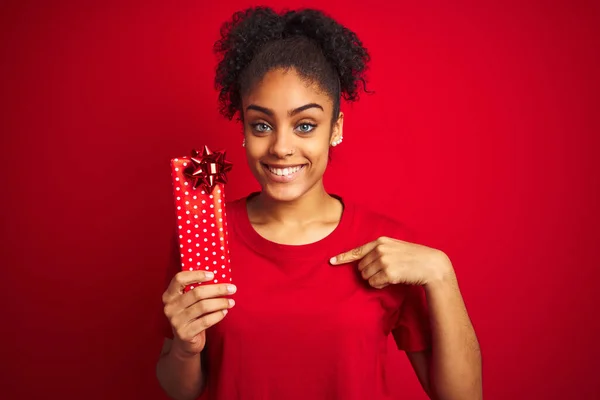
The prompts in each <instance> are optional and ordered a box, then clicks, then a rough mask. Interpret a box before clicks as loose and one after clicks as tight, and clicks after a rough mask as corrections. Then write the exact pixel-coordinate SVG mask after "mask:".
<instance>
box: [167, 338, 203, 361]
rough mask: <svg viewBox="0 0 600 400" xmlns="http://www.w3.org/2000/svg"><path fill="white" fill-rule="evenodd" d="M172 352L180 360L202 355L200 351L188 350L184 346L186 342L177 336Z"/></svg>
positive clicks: (172, 345)
mask: <svg viewBox="0 0 600 400" xmlns="http://www.w3.org/2000/svg"><path fill="white" fill-rule="evenodd" d="M170 354H172V355H173V357H175V358H177V359H178V360H182V361H188V360H192V359H194V358H197V357H198V356H199V355H200V353H195V352H190V351H187V350H186V349H185V348H184V343H183V342H182V341H181V340H179V339H177V338H174V339H173V342H172V344H171V351H170Z"/></svg>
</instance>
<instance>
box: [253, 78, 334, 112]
mask: <svg viewBox="0 0 600 400" xmlns="http://www.w3.org/2000/svg"><path fill="white" fill-rule="evenodd" d="M242 103H243V106H244V109H245V107H246V106H248V105H249V104H255V105H259V106H262V107H266V108H270V109H272V110H273V111H275V113H277V114H279V113H287V112H288V111H289V110H293V109H295V108H298V107H301V106H303V105H305V104H309V103H317V104H320V105H321V106H323V109H324V111H326V112H327V111H328V110H331V109H332V107H333V102H332V100H331V98H330V96H329V95H328V94H327V93H326V92H325V91H324V90H322V89H321V88H320V87H319V85H318V84H317V83H315V82H311V81H309V80H307V79H305V78H303V77H301V76H300V75H298V73H297V72H296V71H295V70H293V69H288V70H283V69H275V70H271V71H269V72H267V73H266V74H265V76H264V77H263V78H262V80H260V81H258V82H257V83H256V84H255V85H254V86H253V87H252V88H251V90H250V91H249V92H248V93H247V95H246V96H244V98H243V99H242Z"/></svg>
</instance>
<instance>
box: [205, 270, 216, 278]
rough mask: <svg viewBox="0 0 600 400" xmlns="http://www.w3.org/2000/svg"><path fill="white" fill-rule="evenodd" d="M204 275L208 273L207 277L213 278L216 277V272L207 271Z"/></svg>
mask: <svg viewBox="0 0 600 400" xmlns="http://www.w3.org/2000/svg"><path fill="white" fill-rule="evenodd" d="M204 275H206V278H207V279H212V278H214V277H215V274H213V273H212V272H205V273H204Z"/></svg>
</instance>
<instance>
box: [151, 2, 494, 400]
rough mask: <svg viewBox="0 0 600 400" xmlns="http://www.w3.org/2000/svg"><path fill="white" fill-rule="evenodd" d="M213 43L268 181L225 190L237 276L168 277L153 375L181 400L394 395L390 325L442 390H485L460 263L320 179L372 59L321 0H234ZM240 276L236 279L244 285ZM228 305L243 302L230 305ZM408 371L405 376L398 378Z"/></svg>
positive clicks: (230, 109) (427, 382)
mask: <svg viewBox="0 0 600 400" xmlns="http://www.w3.org/2000/svg"><path fill="white" fill-rule="evenodd" d="M215 50H216V51H217V53H218V54H220V55H221V56H222V58H221V60H220V63H219V65H218V68H217V74H216V83H217V85H218V87H219V88H220V101H221V105H222V112H223V114H224V115H225V116H226V117H228V118H229V119H231V118H233V117H234V116H235V115H238V116H239V119H240V121H241V123H242V124H243V127H244V140H243V145H244V146H245V149H246V155H247V160H248V165H249V167H250V169H251V171H252V173H253V175H254V176H255V178H256V179H257V180H258V182H259V183H260V186H261V191H260V192H257V193H251V194H250V195H248V196H247V197H244V198H242V199H237V200H235V201H231V202H229V203H228V204H227V213H228V226H229V229H230V236H229V243H230V250H231V268H232V271H234V276H235V278H234V280H235V282H234V283H235V286H233V285H226V284H212V285H199V286H196V288H195V289H193V290H191V291H189V292H186V293H184V292H183V288H184V287H185V286H186V285H187V284H190V283H194V282H203V281H210V280H211V279H212V277H211V276H209V273H205V272H203V271H194V272H190V271H185V272H178V273H177V274H175V275H174V277H173V280H172V281H171V284H170V285H169V287H168V288H167V289H166V291H165V293H164V295H163V301H164V305H165V307H164V312H165V315H166V317H167V319H168V321H169V322H170V325H169V333H168V336H169V337H168V338H167V339H166V340H165V345H164V348H163V351H162V354H161V356H160V359H159V361H158V364H157V376H158V380H159V382H160V384H161V386H162V388H163V389H164V391H165V392H166V393H167V394H169V395H170V396H171V397H172V398H175V399H195V398H197V397H198V396H199V395H200V394H201V393H203V392H204V390H205V389H207V390H208V395H209V397H210V398H213V399H286V400H289V399H311V400H312V399H344V400H352V399H357V400H358V399H360V400H364V399H385V398H389V390H388V386H389V384H388V382H386V378H385V377H386V374H385V371H384V370H383V368H384V366H385V365H386V362H385V361H386V348H387V338H388V336H389V335H390V334H392V335H393V337H394V339H395V342H396V343H397V346H398V348H399V349H400V350H403V351H405V352H406V354H407V356H408V358H409V360H410V362H411V364H412V366H413V367H414V370H415V372H416V375H417V377H418V379H419V381H420V382H421V384H422V386H423V388H424V390H425V391H426V392H427V394H428V395H429V396H430V397H431V398H434V399H461V400H465V399H481V398H482V383H481V358H480V352H479V346H478V341H477V338H476V335H475V332H474V330H473V327H472V325H471V323H470V320H469V317H468V314H467V311H466V309H465V305H464V303H463V300H462V296H461V294H460V291H459V287H458V284H457V279H456V276H455V274H454V271H453V267H452V263H451V262H450V260H449V259H448V257H447V256H446V255H445V254H444V253H443V252H442V251H440V250H437V249H433V248H429V247H426V246H423V245H419V244H417V243H414V242H412V241H411V240H412V236H411V235H410V232H409V231H408V230H407V229H406V228H405V227H404V226H403V225H402V224H400V223H398V222H396V221H394V220H392V219H390V218H388V217H386V216H385V215H383V214H380V213H377V212H373V211H371V210H368V209H366V208H364V207H361V206H358V205H356V204H353V203H352V202H349V201H347V200H346V199H343V198H341V197H340V196H337V195H335V194H330V193H327V192H326V190H325V188H324V186H323V173H324V172H325V169H326V166H327V163H328V160H329V152H330V149H331V147H333V146H336V145H339V144H341V143H342V134H343V122H344V114H343V112H341V110H340V101H341V98H342V97H344V98H345V99H346V100H348V101H353V100H356V99H357V98H358V91H359V88H360V86H361V84H363V83H364V79H363V78H364V72H365V69H366V64H367V62H368V61H369V56H368V52H367V50H366V49H365V48H364V47H363V46H362V44H361V41H360V40H359V39H358V38H357V36H356V35H355V34H354V33H353V32H351V31H350V30H348V29H347V28H345V27H343V26H341V25H340V24H338V23H337V22H336V21H334V20H332V19H330V18H329V17H327V16H326V15H324V14H323V13H321V12H319V11H315V10H301V11H289V12H286V13H283V14H278V13H276V12H275V11H273V10H271V9H269V8H252V9H248V10H246V11H244V12H240V13H236V14H235V15H234V16H233V18H232V20H231V21H229V22H228V23H226V24H225V25H224V27H223V29H222V38H221V39H220V40H219V41H218V42H217V43H216V45H215ZM238 289H239V290H238ZM234 305H235V307H234ZM399 378H400V377H399Z"/></svg>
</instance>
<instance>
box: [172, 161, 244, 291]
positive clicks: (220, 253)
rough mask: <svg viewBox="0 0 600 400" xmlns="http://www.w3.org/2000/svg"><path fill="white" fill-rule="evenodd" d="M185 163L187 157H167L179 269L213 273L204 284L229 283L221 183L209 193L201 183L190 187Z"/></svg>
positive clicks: (228, 260) (223, 198) (227, 243)
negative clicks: (168, 160)
mask: <svg viewBox="0 0 600 400" xmlns="http://www.w3.org/2000/svg"><path fill="white" fill-rule="evenodd" d="M189 162H190V161H189V159H188V158H187V157H183V158H175V159H173V160H171V175H172V178H173V194H174V196H173V198H174V201H175V212H176V216H177V220H176V221H177V234H178V237H179V250H180V254H181V269H182V270H188V271H193V270H203V271H211V272H213V273H214V275H215V278H214V280H212V281H210V282H204V283H201V284H204V285H206V284H213V283H229V282H232V281H233V280H232V278H231V267H230V262H231V259H230V258H229V235H228V232H227V213H226V210H225V191H224V188H223V185H222V184H219V185H217V186H215V188H214V190H213V192H212V193H206V192H205V191H204V190H203V189H202V187H201V186H199V187H198V188H197V189H194V187H193V185H192V184H191V181H189V179H188V178H187V177H186V176H185V175H184V174H183V171H184V170H185V167H186V166H187V164H188V163H189ZM192 288H193V286H189V287H187V288H186V290H189V289H192Z"/></svg>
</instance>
